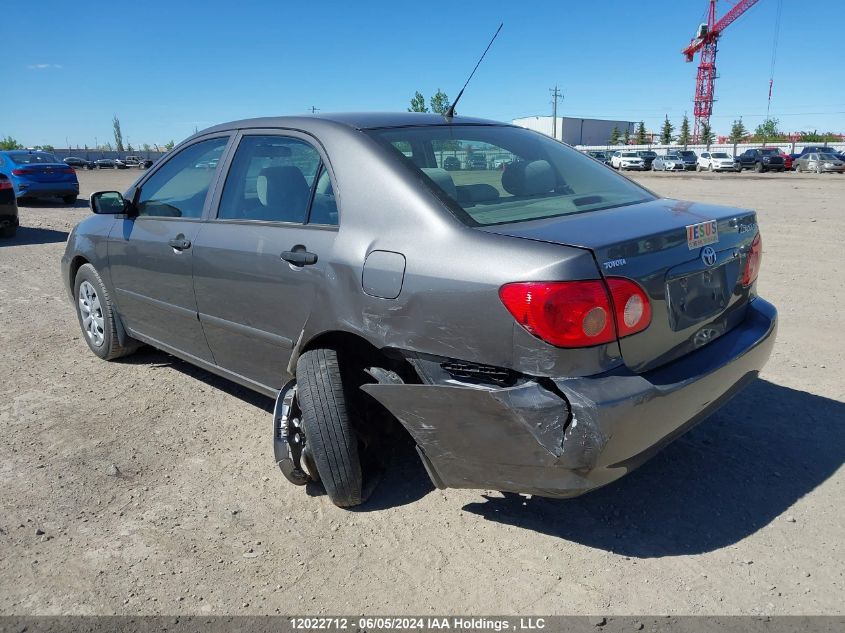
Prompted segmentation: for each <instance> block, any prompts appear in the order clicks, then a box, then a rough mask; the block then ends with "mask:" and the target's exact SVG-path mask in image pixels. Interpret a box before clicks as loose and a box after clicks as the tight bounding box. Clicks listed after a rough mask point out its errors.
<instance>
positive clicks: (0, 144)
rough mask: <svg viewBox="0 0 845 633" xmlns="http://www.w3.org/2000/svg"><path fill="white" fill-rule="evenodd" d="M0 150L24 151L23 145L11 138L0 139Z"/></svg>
mask: <svg viewBox="0 0 845 633" xmlns="http://www.w3.org/2000/svg"><path fill="white" fill-rule="evenodd" d="M0 149H23V145H21V144H20V143H18V142H17V141H16V140H15V139H13V138H12V137H11V136H7V137H6V138H3V139H0Z"/></svg>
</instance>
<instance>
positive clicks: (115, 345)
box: [73, 264, 140, 360]
mask: <svg viewBox="0 0 845 633" xmlns="http://www.w3.org/2000/svg"><path fill="white" fill-rule="evenodd" d="M84 284H88V286H87V289H88V293H87V297H88V299H87V305H88V308H89V311H88V313H87V314H93V316H92V321H93V322H94V325H93V326H91V327H89V326H87V325H86V323H85V318H86V315H84V314H83V312H84V309H83V306H82V303H83V300H82V299H81V295H80V291H81V288H82V287H83V285H84ZM92 289H93V293H94V295H93V298H92V296H91V290H92ZM73 297H74V301H75V302H76V316H77V318H78V320H79V327H80V328H81V329H82V338H84V339H85V342H86V343H88V347H89V348H90V349H91V351H92V352H94V353H95V354H96V355H97V356H99V357H100V358H102V359H103V360H114V359H116V358H121V357H122V356H127V355H129V354H131V353H132V352H134V351H135V350H137V349H138V347H140V343H139V342H138V341H135V340H134V339H130V338H128V337H127V339H126V344H125V345H121V344H120V340H119V339H118V337H117V323H116V321H115V316H114V308H113V306H112V302H111V297H110V296H109V291H108V290H107V289H106V286H105V284H104V283H103V280H102V279H101V278H100V275H99V273H98V272H97V269H96V268H94V267H93V266H92V265H91V264H83V265H82V266H80V267H79V270H78V271H77V272H76V279H75V280H74V283H73ZM98 315H99V316H98ZM95 331H96V333H97V334H99V336H95V335H94V334H93V332H95Z"/></svg>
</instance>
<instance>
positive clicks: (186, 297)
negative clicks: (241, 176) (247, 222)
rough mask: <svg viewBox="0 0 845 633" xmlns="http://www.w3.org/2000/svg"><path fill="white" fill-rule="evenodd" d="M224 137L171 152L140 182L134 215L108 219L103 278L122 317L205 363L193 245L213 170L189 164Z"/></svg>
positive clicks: (216, 149) (213, 152) (217, 149)
mask: <svg viewBox="0 0 845 633" xmlns="http://www.w3.org/2000/svg"><path fill="white" fill-rule="evenodd" d="M229 138H230V135H227V134H223V135H217V136H213V137H207V138H204V139H201V140H198V141H196V142H194V143H192V144H191V145H188V146H187V147H185V148H183V149H181V150H179V151H178V152H177V153H175V154H174V155H173V156H171V157H170V158H169V159H168V160H167V162H166V163H164V164H162V165H161V167H160V168H158V169H156V171H155V172H153V173H152V174H150V176H149V177H148V178H146V179H145V180H144V181H142V182H141V184H140V191H139V192H138V193H137V194H136V200H135V204H136V207H137V210H138V215H137V216H136V217H123V218H121V219H120V220H119V221H118V222H115V224H114V225H113V228H112V230H111V234H110V236H109V246H108V248H109V266H110V271H111V281H112V285H113V286H114V288H115V292H116V295H117V297H116V299H117V304H118V307H119V309H120V315H121V317H122V318H123V320H124V322H125V324H126V325H127V326H128V327H129V328H130V329H131V330H132V331H134V332H137V333H139V334H142V335H143V336H145V337H147V338H149V339H152V340H153V341H154V342H155V343H157V344H159V345H161V346H163V347H169V348H173V349H174V350H178V351H180V352H182V353H184V354H188V355H190V356H193V357H195V358H198V359H200V360H203V361H206V362H212V361H213V358H212V356H211V352H210V350H209V348H208V344H207V343H206V341H205V336H204V335H203V332H202V327H201V326H200V322H199V319H198V316H197V304H196V299H195V298H194V291H193V287H192V273H193V249H194V244H195V242H196V240H197V236H198V235H199V233H200V229H201V228H202V219H203V212H204V210H205V209H206V205H207V200H208V199H209V197H210V192H211V191H212V188H213V187H212V185H213V184H214V181H215V177H216V175H217V172H216V170H214V169H203V168H199V167H197V165H199V164H201V163H202V162H203V161H206V162H207V161H208V160H210V158H212V157H215V156H220V155H222V154H223V152H224V151H225V149H226V147H227V144H228V142H229Z"/></svg>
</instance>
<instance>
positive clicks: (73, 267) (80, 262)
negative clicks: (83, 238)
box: [68, 255, 89, 288]
mask: <svg viewBox="0 0 845 633" xmlns="http://www.w3.org/2000/svg"><path fill="white" fill-rule="evenodd" d="M88 263H89V261H88V260H87V259H85V258H84V257H83V256H82V255H77V256H76V257H74V258H73V259H72V260H71V261H70V269H69V272H70V279H69V280H68V281H69V282H70V287H71V288H73V284H74V283H75V282H76V273H77V272H79V269H80V268H82V266H84V265H85V264H88Z"/></svg>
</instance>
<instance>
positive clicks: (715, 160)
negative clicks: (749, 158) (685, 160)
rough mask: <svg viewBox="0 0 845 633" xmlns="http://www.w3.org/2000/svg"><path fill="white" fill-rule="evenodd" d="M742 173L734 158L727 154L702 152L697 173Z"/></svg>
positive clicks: (696, 167) (696, 168)
mask: <svg viewBox="0 0 845 633" xmlns="http://www.w3.org/2000/svg"><path fill="white" fill-rule="evenodd" d="M705 169H707V170H709V171H740V168H739V167H738V166H737V162H736V161H735V160H734V158H733V156H731V155H730V154H728V153H727V152H712V153H711V152H701V156H699V157H698V164H697V165H696V166H695V170H696V171H703V170H705Z"/></svg>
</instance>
